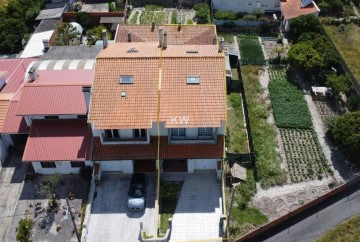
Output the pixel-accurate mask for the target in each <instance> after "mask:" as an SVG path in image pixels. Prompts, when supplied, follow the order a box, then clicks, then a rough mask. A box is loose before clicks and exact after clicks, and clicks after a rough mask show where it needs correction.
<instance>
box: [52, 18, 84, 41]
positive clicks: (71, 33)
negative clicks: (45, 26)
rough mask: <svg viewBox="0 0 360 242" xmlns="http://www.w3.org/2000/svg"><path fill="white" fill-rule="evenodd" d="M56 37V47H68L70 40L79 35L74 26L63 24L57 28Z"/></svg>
mask: <svg viewBox="0 0 360 242" xmlns="http://www.w3.org/2000/svg"><path fill="white" fill-rule="evenodd" d="M58 33H59V35H58V37H57V39H56V43H55V44H56V45H69V42H70V40H72V39H74V38H77V37H78V36H79V35H80V34H81V33H79V32H78V31H77V30H76V28H75V27H74V26H72V25H71V24H69V23H63V24H62V25H60V26H59V27H58Z"/></svg>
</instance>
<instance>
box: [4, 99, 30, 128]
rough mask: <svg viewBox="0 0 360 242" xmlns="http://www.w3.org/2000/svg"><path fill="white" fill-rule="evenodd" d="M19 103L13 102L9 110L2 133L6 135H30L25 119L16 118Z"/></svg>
mask: <svg viewBox="0 0 360 242" xmlns="http://www.w3.org/2000/svg"><path fill="white" fill-rule="evenodd" d="M17 106H18V101H11V102H10V104H9V107H8V109H7V113H6V117H5V121H4V124H3V127H2V130H1V133H5V134H24V133H29V128H30V127H29V126H27V124H26V122H25V119H24V117H22V116H16V109H17Z"/></svg>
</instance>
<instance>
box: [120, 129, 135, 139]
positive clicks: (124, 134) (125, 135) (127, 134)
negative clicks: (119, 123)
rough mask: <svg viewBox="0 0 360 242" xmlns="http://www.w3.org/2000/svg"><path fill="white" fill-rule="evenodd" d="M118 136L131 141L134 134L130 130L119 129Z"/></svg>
mask: <svg viewBox="0 0 360 242" xmlns="http://www.w3.org/2000/svg"><path fill="white" fill-rule="evenodd" d="M119 135H120V138H121V139H132V138H134V132H133V130H132V129H120V130H119Z"/></svg>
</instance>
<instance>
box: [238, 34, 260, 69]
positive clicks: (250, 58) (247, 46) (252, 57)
mask: <svg viewBox="0 0 360 242" xmlns="http://www.w3.org/2000/svg"><path fill="white" fill-rule="evenodd" d="M238 41H239V48H240V55H241V62H242V63H243V64H248V65H249V64H250V65H251V64H255V65H263V64H265V60H264V54H263V51H262V48H261V45H260V42H259V37H258V36H239V37H238Z"/></svg>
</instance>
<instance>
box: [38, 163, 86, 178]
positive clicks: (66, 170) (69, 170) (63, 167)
mask: <svg viewBox="0 0 360 242" xmlns="http://www.w3.org/2000/svg"><path fill="white" fill-rule="evenodd" d="M46 162H47V161H44V163H46ZM31 164H32V166H33V167H34V170H35V173H39V174H44V175H51V174H54V173H60V174H78V173H79V171H80V168H77V167H76V168H75V167H71V164H70V161H55V165H56V167H54V168H43V167H42V166H41V163H40V162H31ZM85 166H93V162H91V161H85Z"/></svg>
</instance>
